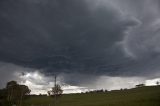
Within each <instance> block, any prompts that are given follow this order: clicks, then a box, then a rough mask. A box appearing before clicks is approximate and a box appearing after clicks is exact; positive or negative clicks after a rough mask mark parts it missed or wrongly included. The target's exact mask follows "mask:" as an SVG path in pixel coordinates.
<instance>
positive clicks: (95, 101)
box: [24, 86, 160, 106]
mask: <svg viewBox="0 0 160 106" xmlns="http://www.w3.org/2000/svg"><path fill="white" fill-rule="evenodd" d="M24 103H25V104H26V106H30V105H31V104H35V105H44V106H48V104H51V106H54V105H53V104H54V99H53V98H52V97H47V96H35V97H30V98H29V99H27V100H26V101H25V102H24ZM24 106H25V105H24ZM57 106H160V86H152V87H141V88H134V89H130V90H123V91H121V90H119V91H111V92H106V93H89V94H68V95H62V97H60V98H59V99H58V101H57Z"/></svg>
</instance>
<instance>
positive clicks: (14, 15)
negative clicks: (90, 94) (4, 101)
mask: <svg viewBox="0 0 160 106" xmlns="http://www.w3.org/2000/svg"><path fill="white" fill-rule="evenodd" d="M159 11H160V1H159V0H1V1H0V88H3V87H5V85H6V83H7V82H8V81H10V80H16V81H17V82H18V83H20V84H25V85H28V86H29V87H30V89H31V90H32V93H33V94H39V93H46V92H47V90H49V89H50V88H51V87H53V86H54V76H55V75H57V80H58V83H59V84H61V85H62V88H63V89H64V92H65V93H77V92H85V91H87V90H94V89H108V90H113V89H121V88H132V87H134V86H135V85H136V84H140V83H145V84H146V85H156V82H157V81H160V42H159V41H160V13H159Z"/></svg>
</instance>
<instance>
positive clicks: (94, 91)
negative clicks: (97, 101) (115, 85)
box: [82, 89, 108, 93]
mask: <svg viewBox="0 0 160 106" xmlns="http://www.w3.org/2000/svg"><path fill="white" fill-rule="evenodd" d="M101 92H102V93H103V92H108V90H103V89H100V90H92V91H86V92H85V93H101ZM82 93H83V92H82Z"/></svg>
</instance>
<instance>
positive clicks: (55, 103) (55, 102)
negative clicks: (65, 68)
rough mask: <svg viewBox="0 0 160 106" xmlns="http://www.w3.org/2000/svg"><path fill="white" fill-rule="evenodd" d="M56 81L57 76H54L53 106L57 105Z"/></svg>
mask: <svg viewBox="0 0 160 106" xmlns="http://www.w3.org/2000/svg"><path fill="white" fill-rule="evenodd" d="M56 80H57V76H56V75H55V79H54V81H55V82H54V87H55V94H54V99H55V101H54V106H56V105H57V97H56V96H57V84H56Z"/></svg>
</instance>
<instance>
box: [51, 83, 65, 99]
mask: <svg viewBox="0 0 160 106" xmlns="http://www.w3.org/2000/svg"><path fill="white" fill-rule="evenodd" d="M62 93H63V90H62V88H61V86H60V85H59V84H56V85H55V86H54V87H53V88H52V90H50V91H48V95H49V96H55V95H56V96H60V95H62Z"/></svg>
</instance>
